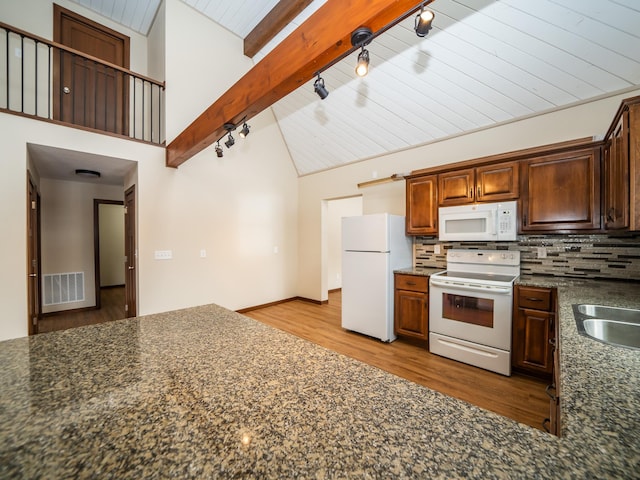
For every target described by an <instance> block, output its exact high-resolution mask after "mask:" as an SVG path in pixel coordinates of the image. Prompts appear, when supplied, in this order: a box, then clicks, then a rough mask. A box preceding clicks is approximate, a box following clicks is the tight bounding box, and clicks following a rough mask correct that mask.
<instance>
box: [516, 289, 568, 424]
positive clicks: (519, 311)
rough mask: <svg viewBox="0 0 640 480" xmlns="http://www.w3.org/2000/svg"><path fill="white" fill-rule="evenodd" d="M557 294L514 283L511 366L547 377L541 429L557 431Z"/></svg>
mask: <svg viewBox="0 0 640 480" xmlns="http://www.w3.org/2000/svg"><path fill="white" fill-rule="evenodd" d="M556 295H557V293H556V290H555V289H554V288H542V287H528V286H527V287H525V286H520V285H516V287H515V289H514V292H513V302H514V303H513V337H512V346H511V366H512V368H513V370H514V371H517V372H520V373H525V374H528V375H533V376H536V377H541V378H545V379H548V380H549V382H550V383H549V385H548V386H547V388H546V393H547V395H548V396H549V417H548V418H545V420H544V422H543V425H542V426H543V428H544V429H545V430H546V431H548V432H550V433H553V434H554V435H559V434H560V371H559V348H558V347H559V346H558V336H559V335H558V333H559V330H558V322H557V321H556V315H557V297H556Z"/></svg>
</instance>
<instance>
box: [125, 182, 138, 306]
mask: <svg viewBox="0 0 640 480" xmlns="http://www.w3.org/2000/svg"><path fill="white" fill-rule="evenodd" d="M136 200H137V198H136V186H135V184H134V185H131V186H130V187H129V188H128V189H127V190H125V192H124V207H125V209H124V254H125V256H126V263H125V273H124V297H125V315H126V317H127V318H130V317H135V316H137V315H138V282H137V277H138V275H137V271H138V238H137V235H136V226H137V223H138V222H137V216H136V211H137V210H136Z"/></svg>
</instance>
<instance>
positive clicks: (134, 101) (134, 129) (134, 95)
mask: <svg viewBox="0 0 640 480" xmlns="http://www.w3.org/2000/svg"><path fill="white" fill-rule="evenodd" d="M136 117H137V115H136V78H135V77H134V78H133V138H138V137H136Z"/></svg>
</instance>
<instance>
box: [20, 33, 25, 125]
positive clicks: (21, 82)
mask: <svg viewBox="0 0 640 480" xmlns="http://www.w3.org/2000/svg"><path fill="white" fill-rule="evenodd" d="M20 111H21V112H22V113H24V37H23V36H22V35H20Z"/></svg>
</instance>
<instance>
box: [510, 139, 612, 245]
mask: <svg viewBox="0 0 640 480" xmlns="http://www.w3.org/2000/svg"><path fill="white" fill-rule="evenodd" d="M522 168H523V172H522V173H523V175H522V185H521V187H522V188H521V190H522V196H521V215H520V218H521V222H522V228H521V230H522V231H523V232H535V231H547V232H553V233H562V232H563V231H567V232H569V231H575V230H598V229H600V147H593V148H588V149H582V150H578V151H569V152H564V153H558V154H555V155H547V156H543V157H538V158H533V159H530V160H527V161H525V162H523V164H522Z"/></svg>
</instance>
